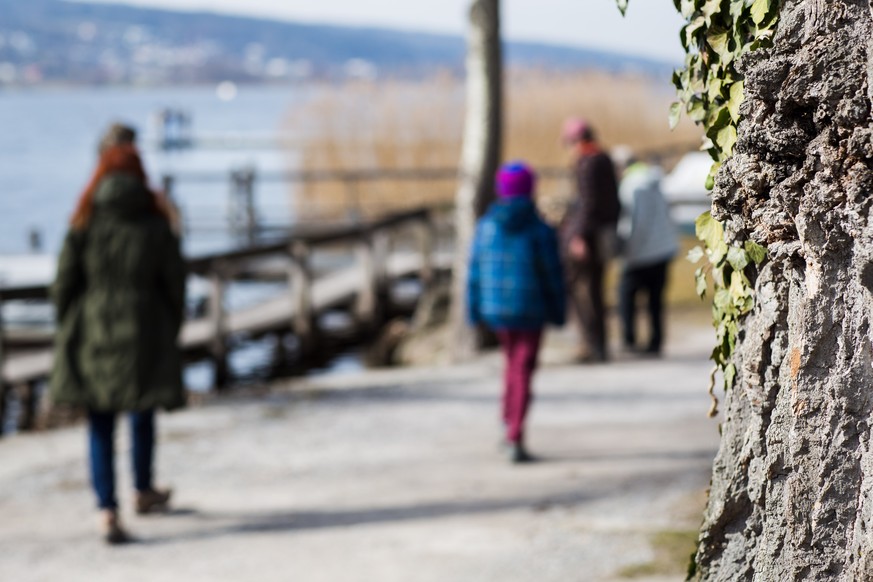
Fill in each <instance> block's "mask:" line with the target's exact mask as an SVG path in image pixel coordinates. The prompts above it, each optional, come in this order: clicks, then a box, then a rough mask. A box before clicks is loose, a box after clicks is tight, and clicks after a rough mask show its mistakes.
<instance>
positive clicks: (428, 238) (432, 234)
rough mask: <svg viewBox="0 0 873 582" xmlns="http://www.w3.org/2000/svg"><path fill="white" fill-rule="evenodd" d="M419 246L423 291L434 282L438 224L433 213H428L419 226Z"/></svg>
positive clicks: (420, 276) (420, 275) (420, 277)
mask: <svg viewBox="0 0 873 582" xmlns="http://www.w3.org/2000/svg"><path fill="white" fill-rule="evenodd" d="M417 231H418V245H419V247H418V248H419V252H420V253H421V269H420V271H419V274H418V276H419V280H420V281H421V287H422V290H425V289H427V288H428V287H430V285H431V284H432V283H433V281H434V273H435V271H434V250H435V248H436V224H435V223H434V215H433V212H428V214H427V217H426V218H424V219H423V220H422V221H421V222H419V224H418V228H417Z"/></svg>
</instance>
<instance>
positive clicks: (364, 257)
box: [354, 232, 379, 331]
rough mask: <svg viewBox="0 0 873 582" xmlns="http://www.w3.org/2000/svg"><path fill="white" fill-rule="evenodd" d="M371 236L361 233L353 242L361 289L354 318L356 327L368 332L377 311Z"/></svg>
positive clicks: (374, 264) (376, 279)
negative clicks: (359, 269) (360, 278)
mask: <svg viewBox="0 0 873 582" xmlns="http://www.w3.org/2000/svg"><path fill="white" fill-rule="evenodd" d="M373 247H374V245H373V235H372V233H370V232H363V233H361V236H360V238H359V239H358V240H356V241H355V255H356V257H357V261H358V263H359V264H360V266H361V275H362V280H361V288H360V290H359V291H358V296H357V298H356V299H355V306H354V317H355V322H356V323H357V324H358V327H360V328H362V329H363V330H365V331H369V330H371V329H372V327H373V326H374V324H375V320H376V310H377V309H378V299H377V293H378V285H379V281H378V276H377V273H376V257H375V253H374V248H373Z"/></svg>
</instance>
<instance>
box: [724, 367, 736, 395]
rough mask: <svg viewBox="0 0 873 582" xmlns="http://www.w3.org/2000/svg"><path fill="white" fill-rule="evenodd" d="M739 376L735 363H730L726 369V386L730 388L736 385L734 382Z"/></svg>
mask: <svg viewBox="0 0 873 582" xmlns="http://www.w3.org/2000/svg"><path fill="white" fill-rule="evenodd" d="M736 378H737V367H736V366H735V365H734V364H728V365H727V366H726V367H725V369H724V387H725V389H727V390H730V389H731V388H733V387H734V382H735V381H736Z"/></svg>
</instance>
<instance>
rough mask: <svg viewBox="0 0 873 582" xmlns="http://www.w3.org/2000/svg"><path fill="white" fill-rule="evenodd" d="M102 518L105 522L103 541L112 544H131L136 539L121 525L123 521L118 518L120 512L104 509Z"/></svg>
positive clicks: (103, 524) (103, 525)
mask: <svg viewBox="0 0 873 582" xmlns="http://www.w3.org/2000/svg"><path fill="white" fill-rule="evenodd" d="M101 520H102V522H103V523H102V528H103V541H105V542H106V543H107V544H109V545H110V546H118V545H121V544H129V543H130V542H132V541H134V540H133V538H132V537H131V536H130V534H129V533H127V531H126V530H125V529H124V528H123V527H121V521H120V520H119V519H118V512H116V511H114V510H104V511H103V514H102V516H101Z"/></svg>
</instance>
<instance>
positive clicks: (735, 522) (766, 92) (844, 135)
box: [697, 0, 873, 582]
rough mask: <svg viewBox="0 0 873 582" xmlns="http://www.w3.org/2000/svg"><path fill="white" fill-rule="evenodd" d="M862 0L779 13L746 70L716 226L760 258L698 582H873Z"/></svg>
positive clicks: (872, 128)
mask: <svg viewBox="0 0 873 582" xmlns="http://www.w3.org/2000/svg"><path fill="white" fill-rule="evenodd" d="M871 32H873V17H871V6H870V3H869V1H868V0H784V1H783V5H782V8H781V18H780V21H779V30H778V31H777V36H776V39H775V45H774V47H773V48H772V49H767V50H761V51H756V52H754V53H751V54H750V55H748V56H747V57H746V58H745V60H744V62H743V63H742V69H743V72H744V73H745V75H746V84H745V91H746V101H745V103H744V105H743V114H744V120H743V121H742V122H741V124H740V127H739V134H740V139H739V142H738V145H737V149H736V151H737V154H736V155H735V156H734V158H733V159H732V160H731V161H730V162H728V163H727V164H726V165H725V166H724V168H723V170H722V171H721V173H720V174H719V176H718V179H717V183H716V190H715V193H714V212H715V215H716V217H717V218H719V219H720V220H722V221H725V222H726V225H727V227H726V228H727V232H728V234H729V236H732V237H735V238H736V239H738V240H743V239H745V238H752V239H754V240H756V241H757V242H759V243H764V244H766V245H767V246H768V249H769V252H768V260H767V262H766V263H765V264H764V265H763V266H762V268H761V270H760V273H759V274H758V277H757V281H756V285H755V286H756V292H757V298H758V303H757V306H756V307H755V309H754V311H753V313H752V314H751V315H750V316H749V318H748V319H747V320H746V322H745V324H744V329H743V331H742V332H741V334H740V338H741V341H740V343H739V345H738V347H737V353H736V356H735V360H734V362H735V364H736V365H737V369H738V371H739V372H738V376H737V382H736V386H735V387H734V388H733V389H732V390H731V391H730V392H729V394H728V395H727V403H726V412H725V420H724V423H723V426H722V434H723V437H722V443H721V448H720V450H719V453H718V456H717V458H716V461H715V466H714V470H713V477H712V488H711V492H710V500H709V505H708V508H707V511H706V516H705V521H704V524H703V531H702V534H701V545H700V548H699V550H698V554H697V564H698V578H699V579H701V580H719V581H722V580H723V581H728V580H730V581H736V580H756V581H757V580H761V581H769V580H779V581H781V582H787V581H795V580H805V581H809V580H815V581H818V580H820V581H825V580H827V581H834V580H840V581H842V580H852V581H866V580H871V579H873V450H871V445H873V442H871V436H873V433H871V422H873V341H871V335H873V328H871V318H873V293H871V292H873V222H871V207H873V119H871V101H870V98H871V87H873V84H871V83H870V77H871V74H873V51H871V44H873V43H871Z"/></svg>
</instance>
